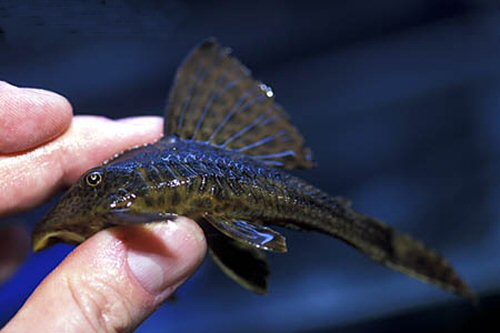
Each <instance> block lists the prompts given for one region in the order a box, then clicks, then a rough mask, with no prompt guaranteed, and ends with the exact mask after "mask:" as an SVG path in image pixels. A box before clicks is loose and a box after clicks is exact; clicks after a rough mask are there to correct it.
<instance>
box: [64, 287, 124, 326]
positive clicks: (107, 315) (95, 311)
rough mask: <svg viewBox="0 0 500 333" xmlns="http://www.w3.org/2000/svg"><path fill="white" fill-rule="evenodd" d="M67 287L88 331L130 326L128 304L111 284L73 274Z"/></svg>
mask: <svg viewBox="0 0 500 333" xmlns="http://www.w3.org/2000/svg"><path fill="white" fill-rule="evenodd" d="M67 286H68V289H69V292H70V294H71V298H72V299H73V301H74V303H75V305H76V307H77V308H78V309H79V311H80V313H81V316H82V319H83V320H84V321H85V324H86V325H87V327H88V331H89V332H124V331H127V330H128V329H130V327H131V326H132V325H133V323H132V318H131V313H130V304H129V303H128V301H127V300H126V299H125V298H124V297H122V296H121V294H120V292H119V291H118V290H116V288H115V287H113V285H112V284H110V283H108V282H106V281H100V280H96V279H85V278H80V277H76V278H69V279H68V280H67Z"/></svg>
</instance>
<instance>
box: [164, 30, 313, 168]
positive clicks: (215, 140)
mask: <svg viewBox="0 0 500 333" xmlns="http://www.w3.org/2000/svg"><path fill="white" fill-rule="evenodd" d="M229 53H230V52H229V50H228V49H226V48H223V47H221V46H220V45H219V44H217V43H216V42H215V41H214V40H208V41H206V42H204V43H202V44H201V45H200V46H199V47H197V48H196V49H195V50H193V51H192V52H191V54H190V55H189V56H188V57H187V58H186V60H185V61H184V62H183V64H182V65H181V67H180V68H179V70H178V72H177V75H176V79H175V82H174V86H173V88H172V91H171V93H170V96H169V101H168V104H167V107H166V109H165V136H168V135H176V136H178V137H180V138H183V139H188V140H197V141H202V142H205V143H208V144H211V145H214V146H217V147H220V148H224V149H229V150H233V151H234V152H236V153H237V154H244V155H247V156H249V157H252V156H254V155H256V156H262V155H268V156H269V161H268V162H266V164H268V165H271V166H278V167H285V168H288V169H293V168H310V167H312V166H313V161H312V157H311V151H310V149H309V148H307V147H305V145H304V139H303V137H302V135H301V134H300V133H299V132H298V130H297V129H296V128H295V127H294V126H293V125H292V124H291V123H290V121H289V118H288V115H287V114H286V113H285V111H284V110H283V109H282V108H281V106H279V105H278V104H277V103H275V102H274V97H273V94H272V91H271V90H270V88H269V87H267V86H266V85H264V84H262V83H260V82H258V81H256V80H254V79H253V78H252V76H251V74H250V71H249V70H248V69H247V68H246V67H245V66H243V65H242V64H241V63H240V62H239V61H238V60H237V59H236V58H234V57H232V56H230V54H229ZM283 151H293V152H294V154H286V155H280V154H278V153H279V152H283ZM274 154H276V155H274Z"/></svg>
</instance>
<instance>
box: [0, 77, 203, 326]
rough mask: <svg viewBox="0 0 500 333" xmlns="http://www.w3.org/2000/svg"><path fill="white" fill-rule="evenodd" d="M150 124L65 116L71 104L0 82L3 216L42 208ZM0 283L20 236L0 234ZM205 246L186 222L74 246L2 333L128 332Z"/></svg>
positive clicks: (141, 139)
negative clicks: (41, 206) (2, 240)
mask: <svg viewBox="0 0 500 333" xmlns="http://www.w3.org/2000/svg"><path fill="white" fill-rule="evenodd" d="M161 128H162V120H161V119H160V118H156V117H141V118H131V119H126V120H120V121H113V120H109V119H106V118H102V117H89V116H76V117H73V116H72V108H71V105H70V104H69V102H68V101H67V100H66V99H65V98H64V97H62V96H60V95H57V94H55V93H51V92H48V91H43V90H34V89H26V88H24V89H21V88H16V87H14V86H12V85H9V84H7V83H5V82H0V192H1V193H2V198H6V200H1V201H0V216H6V215H9V214H12V213H14V212H18V211H22V210H26V209H28V208H31V207H33V206H36V205H38V204H41V203H42V202H44V201H45V200H47V199H48V198H50V196H51V195H53V194H54V193H55V192H57V191H58V190H59V189H61V188H63V187H66V186H68V185H70V184H72V183H73V182H75V181H76V180H77V179H78V177H79V176H80V175H81V174H82V173H83V172H84V171H85V170H87V169H89V168H91V167H93V166H95V165H98V164H100V163H101V162H102V161H103V160H105V159H107V158H109V157H110V156H112V155H113V154H115V153H117V152H120V151H122V150H124V149H127V148H129V147H132V146H135V145H140V144H143V143H147V142H152V141H154V140H156V139H157V138H158V137H160V136H161V131H162V130H161ZM0 238H1V239H7V241H5V242H1V243H0V246H1V248H0V283H1V282H2V281H4V280H5V279H7V278H8V277H9V276H10V275H12V273H14V271H15V269H16V268H17V266H18V265H19V264H21V262H22V260H23V258H24V254H25V253H27V251H28V247H29V238H28V237H27V234H26V231H25V230H24V229H23V228H22V227H20V226H18V225H14V226H1V225H0ZM205 253H206V242H205V239H204V236H203V232H202V231H201V229H200V228H199V227H198V225H197V224H196V223H195V222H194V221H192V220H190V219H187V218H182V217H181V218H178V219H177V220H176V222H175V223H161V224H151V225H148V226H134V227H120V228H111V229H107V230H104V231H101V232H99V233H97V234H96V235H94V236H93V237H91V238H90V239H88V240H87V241H85V242H84V243H83V244H81V245H80V246H78V247H77V248H76V249H75V250H74V251H73V252H72V253H71V254H70V255H69V256H68V257H67V258H66V259H65V260H64V261H63V262H62V263H61V264H60V265H59V266H58V267H57V268H56V269H55V270H54V271H53V272H52V273H51V274H50V275H49V276H47V277H46V279H45V280H44V281H43V282H42V283H41V284H40V286H39V287H38V288H37V289H36V290H35V291H34V293H33V294H32V295H31V296H30V298H29V299H28V300H27V301H26V303H25V304H24V306H23V307H22V308H21V309H20V310H19V312H18V313H17V314H16V315H15V316H14V317H13V318H12V320H11V321H10V322H9V323H8V324H7V325H6V326H5V327H4V328H3V329H2V332H31V331H37V332H130V331H132V330H134V328H136V327H137V326H138V325H139V324H140V323H141V322H142V321H144V320H145V319H146V318H147V317H148V316H149V315H150V314H151V313H152V312H153V311H154V310H155V309H156V308H157V307H158V306H159V305H160V304H161V303H162V302H164V301H165V299H166V298H168V297H169V296H170V295H171V294H172V293H173V292H174V290H175V289H176V288H177V287H178V286H179V285H180V284H182V282H184V281H185V280H186V279H187V278H189V276H190V275H191V274H192V273H193V272H194V270H195V269H196V268H197V267H198V265H199V264H200V262H201V261H202V259H203V258H204V256H205Z"/></svg>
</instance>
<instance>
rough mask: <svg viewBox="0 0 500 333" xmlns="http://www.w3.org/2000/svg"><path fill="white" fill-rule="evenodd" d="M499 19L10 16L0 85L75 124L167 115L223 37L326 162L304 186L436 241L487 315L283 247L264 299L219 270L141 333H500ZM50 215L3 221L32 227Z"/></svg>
mask: <svg viewBox="0 0 500 333" xmlns="http://www.w3.org/2000/svg"><path fill="white" fill-rule="evenodd" d="M499 9H500V7H499V6H498V5H497V1H493V0H492V1H488V0H462V1H451V0H449V1H446V0H426V1H422V0H405V1H401V0H379V1H372V0H364V1H363V0H355V1H329V2H327V1H311V0H307V1H293V2H292V1H289V2H284V1H244V2H243V1H241V2H238V1H231V2H229V1H228V2H223V1H170V2H166V1H165V2H163V1H139V0H136V1H132V0H128V1H126V0H121V1H85V2H84V1H81V2H79V1H76V2H75V1H73V2H69V1H30V2H18V1H14V0H12V1H5V0H0V79H2V80H6V81H9V82H11V83H13V84H16V85H22V86H34V87H40V88H45V89H50V90H54V91H56V92H59V93H61V94H63V95H64V96H66V97H67V98H68V99H69V100H70V101H71V102H72V103H73V106H74V109H75V113H77V114H99V115H107V116H110V117H125V116H132V115H141V114H156V115H160V114H161V109H162V107H163V101H164V100H165V97H166V94H167V91H168V88H169V86H170V83H171V80H172V78H173V75H174V71H175V69H176V67H177V65H178V64H179V62H180V61H181V60H182V58H183V56H184V55H185V54H186V53H187V52H188V51H189V50H190V49H191V48H192V47H193V46H194V45H196V44H197V43H199V42H200V41H201V40H203V39H205V38H206V37H209V36H215V37H217V38H218V39H219V41H220V42H221V43H223V44H225V45H229V46H231V47H232V48H233V49H234V53H235V54H236V55H237V56H238V57H240V58H241V59H242V61H243V62H244V63H245V64H247V65H248V66H249V67H250V68H251V69H252V70H253V73H254V75H255V76H256V77H257V78H259V79H261V80H263V81H264V82H266V83H268V84H269V85H270V86H272V87H273V89H274V92H275V94H276V95H277V100H278V101H279V102H280V103H281V104H282V105H283V106H285V108H286V109H287V110H288V111H289V112H290V114H291V116H292V119H293V120H294V122H295V123H296V124H299V127H300V129H301V131H302V132H303V133H304V135H305V137H306V138H307V141H308V144H309V145H310V146H311V147H312V148H313V151H314V152H315V156H316V159H317V161H318V163H319V166H318V167H317V168H316V169H314V170H312V171H306V172H299V173H298V174H300V176H302V177H304V178H306V179H307V180H309V181H311V182H313V183H314V184H316V185H318V186H319V187H321V188H323V189H324V190H326V191H328V192H330V193H332V194H335V195H343V196H346V197H350V198H351V199H353V201H354V206H355V207H356V208H358V209H359V210H361V211H363V212H365V213H367V214H370V215H373V216H376V217H378V218H380V219H382V220H384V221H387V222H388V223H390V224H392V225H394V226H397V227H398V228H399V229H400V230H403V231H405V232H409V233H411V234H413V235H414V236H416V237H418V238H420V239H423V240H425V241H426V242H427V243H428V244H430V245H432V247H434V248H436V249H438V250H439V251H440V252H442V253H444V254H445V255H446V257H448V258H449V259H450V260H451V261H452V262H453V263H454V264H455V266H456V268H457V270H458V271H459V272H460V273H461V274H462V275H463V277H464V278H465V279H466V280H467V281H468V282H469V283H470V284H471V286H472V287H473V288H474V289H476V290H477V291H478V292H479V293H480V294H481V296H482V300H483V302H482V305H481V306H480V307H479V308H473V307H472V306H471V305H469V304H468V303H467V302H466V301H464V300H462V299H460V298H458V297H455V296H452V295H449V294H447V293H445V292H443V291H441V290H439V289H437V288H433V287H431V286H428V285H425V284H423V283H420V282H418V281H415V280H413V279H410V278H408V277H406V276H403V275H402V274H399V273H395V272H392V271H389V270H388V269H386V268H383V267H381V266H379V265H376V264H373V263H372V262H371V261H370V260H369V259H367V258H365V257H364V256H362V255H361V254H359V253H358V252H356V251H354V250H353V249H351V248H349V247H347V246H345V245H344V244H342V243H340V242H337V241H335V240H333V239H331V238H328V237H326V236H322V235H317V234H309V233H293V232H286V234H287V236H288V239H289V246H290V251H289V254H287V255H275V256H273V258H272V266H273V275H272V278H271V292H270V294H269V295H268V296H266V297H259V296H255V295H252V294H250V293H249V292H247V291H245V290H243V289H240V287H238V286H237V285H235V284H234V283H233V282H231V281H230V280H228V279H226V277H225V276H223V274H222V273H221V272H219V271H218V269H217V268H216V267H215V265H214V264H213V263H212V262H210V261H207V262H206V263H205V264H204V265H203V266H202V268H201V269H200V270H199V271H198V272H197V274H196V275H195V276H194V277H193V278H192V279H191V280H190V281H189V282H188V283H187V284H186V285H185V286H183V287H182V288H181V290H180V292H179V295H178V298H179V300H178V301H177V302H176V303H174V304H168V305H166V306H163V307H161V308H160V309H159V310H158V312H157V313H156V314H155V315H154V316H153V317H152V318H150V319H149V320H147V321H146V322H145V323H144V325H143V326H142V327H141V328H140V329H139V330H138V332H192V331H195V332H196V331H203V332H255V331H259V332H329V331H335V332H391V331H394V332H399V331H406V332H443V331H444V332H447V331H451V332H455V331H457V332H458V331H463V332H465V331H481V327H483V329H484V326H483V325H485V323H486V322H488V321H489V322H491V323H493V324H494V325H495V327H496V328H493V329H492V330H493V331H496V330H498V329H499V328H500V323H499V322H500V319H498V318H499V316H500V258H499V254H500V223H499V220H500V173H499V170H500V11H499ZM1 195H2V194H1V193H0V199H1ZM50 204H54V202H52V203H50ZM50 204H49V205H50ZM48 207H49V206H48V205H45V206H44V207H41V208H39V209H36V210H33V211H30V212H27V213H25V214H22V215H19V216H15V217H11V218H6V219H3V220H2V221H1V222H2V223H8V222H12V221H21V222H23V223H26V224H27V225H30V226H32V225H33V224H34V223H35V222H36V221H37V220H38V219H39V218H40V216H41V215H42V214H43V213H44V212H45V211H46V210H47V208H48ZM70 250H71V248H70V247H69V246H65V245H60V246H57V247H55V248H52V249H50V250H48V251H45V252H43V253H40V254H36V255H31V256H30V257H29V258H28V260H27V262H26V264H25V265H24V266H22V268H21V269H20V271H19V272H18V273H17V274H16V275H15V276H14V277H13V278H12V279H11V280H10V281H8V282H7V283H6V284H4V285H3V286H0V325H1V324H2V323H5V322H6V321H7V320H8V319H9V318H10V317H11V316H12V315H13V314H14V313H15V311H16V310H17V309H18V308H19V307H20V306H21V304H22V303H23V301H24V300H25V299H26V297H27V296H28V295H29V294H30V293H31V291H32V290H33V289H34V288H35V287H36V285H37V284H38V283H39V282H40V281H41V279H43V277H44V276H45V275H46V274H47V273H48V272H49V271H50V270H51V269H52V268H53V267H54V266H55V265H56V264H57V263H58V262H59V261H60V260H61V259H62V258H63V257H64V256H65V255H66V254H67V253H68V251H70ZM482 332H485V330H482Z"/></svg>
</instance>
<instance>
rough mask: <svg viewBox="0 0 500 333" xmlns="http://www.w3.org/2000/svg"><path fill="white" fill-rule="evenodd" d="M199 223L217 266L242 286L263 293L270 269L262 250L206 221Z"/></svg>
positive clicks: (265, 289)
mask: <svg viewBox="0 0 500 333" xmlns="http://www.w3.org/2000/svg"><path fill="white" fill-rule="evenodd" d="M200 225H201V227H202V228H203V230H204V232H205V236H206V237H207V242H208V246H209V248H210V254H211V256H212V258H213V259H214V261H215V263H216V264H217V266H219V268H220V269H221V270H222V271H223V272H224V273H225V274H226V275H227V276H228V277H230V278H231V279H233V280H234V281H235V282H237V283H238V284H239V285H241V286H242V287H244V288H246V289H249V290H251V291H253V292H255V293H257V294H261V295H262V294H265V293H266V292H267V279H268V276H269V273H270V269H269V264H268V262H267V259H266V256H265V255H264V254H263V253H262V251H259V250H257V249H254V248H251V247H248V246H245V245H243V244H241V243H240V242H237V241H235V240H233V239H231V238H229V237H227V236H225V235H224V234H222V233H221V232H220V231H218V230H217V229H216V228H214V227H213V226H212V225H211V223H209V222H207V221H202V223H200Z"/></svg>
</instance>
